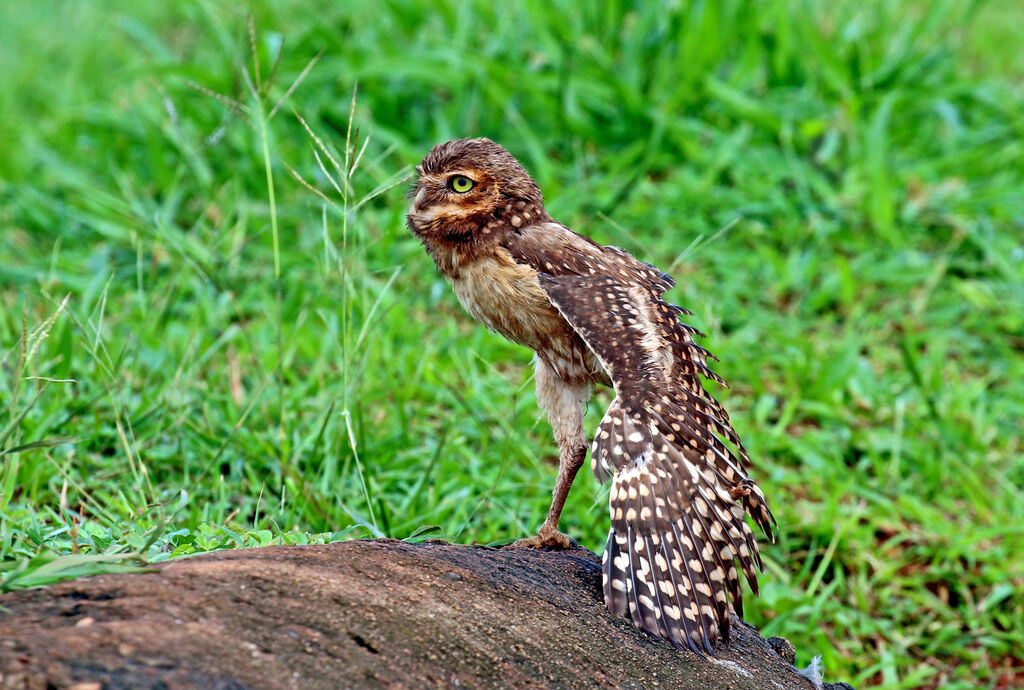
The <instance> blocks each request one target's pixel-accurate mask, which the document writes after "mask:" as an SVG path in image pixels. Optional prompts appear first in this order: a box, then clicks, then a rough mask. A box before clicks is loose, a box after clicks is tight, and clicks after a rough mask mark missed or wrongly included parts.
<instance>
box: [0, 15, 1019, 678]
mask: <svg viewBox="0 0 1024 690" xmlns="http://www.w3.org/2000/svg"><path fill="white" fill-rule="evenodd" d="M126 7H127V5H122V4H121V3H113V2H99V1H92V0H79V1H77V2H71V1H59V0H55V1H53V2H46V3H24V2H20V3H14V2H8V3H3V4H0V124H2V132H3V140H4V143H3V151H2V153H0V453H2V455H0V462H2V470H0V471H2V474H0V559H2V565H0V583H2V584H0V587H2V588H3V589H13V588H17V587H24V586H30V585H34V584H40V583H44V582H48V581H51V580H52V579H54V578H57V577H65V576H69V575H75V574H88V573H94V572H99V571H102V570H104V569H111V568H117V567H122V566H120V565H119V564H120V563H122V562H123V560H122V559H123V554H126V553H134V552H141V553H142V555H143V556H144V557H145V558H146V559H149V560H160V559H165V558H169V557H174V556H177V555H183V554H189V553H195V552H199V551H206V550H211V549H219V548H229V547H234V546H251V545H263V544H272V543H308V542H323V541H329V540H335V539H341V538H354V537H363V536H372V535H386V536H392V537H398V538H413V539H422V538H426V537H427V536H442V537H445V538H448V539H452V540H456V541H461V542H467V543H468V542H484V543H487V542H492V541H499V540H511V539H513V538H516V537H520V536H524V535H528V534H531V533H532V531H533V530H535V529H536V528H537V526H538V525H539V524H540V522H541V521H542V519H543V516H544V514H545V512H546V510H547V506H548V501H549V492H550V489H551V486H552V482H553V479H554V475H555V464H556V452H555V448H554V446H553V443H552V442H551V440H550V430H549V428H548V426H547V422H546V420H544V418H543V417H542V416H541V414H540V412H539V411H538V409H537V407H536V403H535V399H534V393H533V386H532V381H531V380H530V372H529V367H528V366H527V364H528V362H529V360H530V353H529V352H527V351H526V350H524V349H522V348H520V347H517V346H514V345H511V344H508V343H506V342H505V341H504V340H503V339H501V338H500V337H498V336H495V335H492V334H489V333H487V332H486V331H485V330H484V329H483V328H482V327H480V326H478V325H476V324H475V323H473V322H472V321H471V320H470V319H469V317H468V316H466V315H465V314H463V313H462V310H461V308H460V307H459V305H458V303H457V302H456V300H455V298H454V296H453V295H452V293H451V290H450V289H449V288H448V286H447V285H446V284H445V283H444V281H443V280H442V279H441V278H440V277H439V276H438V274H437V272H436V271H435V269H434V267H433V265H432V263H431V262H430V260H429V259H428V258H427V256H426V255H425V254H424V253H423V251H422V249H421V248H420V247H419V245H418V243H417V242H416V241H415V240H414V239H413V238H412V237H411V236H410V235H409V234H408V232H407V231H406V230H405V228H404V213H405V209H406V205H407V202H406V200H405V198H404V197H403V194H404V191H405V189H406V187H407V184H406V183H405V182H404V181H403V180H404V178H405V176H406V175H407V174H408V172H409V169H410V166H411V165H412V164H414V163H416V162H417V161H418V160H419V159H420V158H421V157H422V156H423V154H424V153H425V152H426V151H427V150H428V149H429V147H430V146H431V145H432V144H434V143H436V142H438V141H441V140H445V139H448V138H452V137H459V136H467V135H485V136H489V137H491V138H493V139H495V140H497V141H499V142H500V143H502V144H504V145H505V146H506V147H507V148H508V149H509V150H511V151H512V152H513V153H514V154H516V155H517V156H519V157H520V159H521V160H522V162H523V163H524V165H525V166H526V167H527V169H528V170H530V171H531V172H532V173H533V174H534V176H535V177H536V178H537V180H538V182H539V183H540V184H541V187H542V189H543V190H544V192H545V196H546V198H547V200H548V206H549V210H550V211H551V213H552V214H553V215H554V216H555V217H556V218H558V219H559V220H561V221H563V222H565V223H567V224H568V225H570V226H571V227H573V228H575V229H577V230H579V231H581V232H584V233H586V234H589V235H591V236H593V237H594V238H595V239H597V240H598V241H600V242H602V243H606V244H616V245H619V246H622V247H624V248H626V249H627V250H628V251H631V252H633V253H635V254H636V255H637V256H639V257H641V258H643V259H645V260H647V261H651V262H654V263H657V264H658V265H660V266H661V267H662V268H664V269H670V270H671V272H672V273H674V274H675V276H676V277H677V279H678V283H679V285H678V287H677V288H675V289H674V290H673V291H672V292H671V293H669V297H671V298H672V299H673V301H675V302H677V303H679V304H681V305H684V306H686V307H688V308H690V309H692V310H693V311H695V312H696V314H695V316H694V317H692V319H691V321H692V323H694V325H696V326H698V327H699V328H701V329H702V330H704V331H706V332H707V333H708V335H709V337H708V339H707V340H706V341H705V342H704V343H703V344H705V345H706V346H708V347H709V348H710V349H711V350H712V351H713V352H715V353H716V354H717V355H718V356H719V357H720V358H721V360H722V361H721V364H720V365H719V366H718V367H717V370H718V371H719V373H720V374H722V375H723V376H724V377H725V378H726V379H727V380H728V381H730V382H731V385H732V388H731V389H729V390H728V391H720V393H721V398H722V399H723V401H724V402H725V404H726V405H727V406H728V408H729V409H730V410H731V412H732V415H733V419H734V422H735V425H736V428H737V429H738V430H739V432H740V434H741V435H742V436H743V438H744V439H745V442H746V445H747V446H748V448H749V450H750V452H751V455H752V456H753V458H754V459H755V463H756V467H755V468H754V470H753V473H754V475H755V477H757V479H758V481H759V483H760V484H761V486H762V487H763V489H764V492H765V494H766V495H767V496H768V498H769V501H770V502H771V505H772V507H773V509H774V511H775V514H776V515H777V517H778V519H779V524H780V532H781V536H780V539H779V542H778V543H777V544H775V545H765V546H764V547H763V554H764V556H765V559H766V562H767V572H766V574H765V575H764V576H763V577H762V578H761V582H762V594H761V597H760V598H758V599H753V598H752V597H750V601H749V603H748V606H747V610H748V619H749V620H750V621H751V622H752V623H753V624H754V625H756V626H758V627H759V628H761V630H762V632H763V633H764V634H765V635H766V636H769V635H784V636H786V637H788V638H790V639H791V640H792V641H793V642H794V643H795V645H796V647H797V649H798V652H799V658H798V662H799V663H801V664H806V663H807V662H808V661H809V659H810V656H811V655H814V654H821V655H823V658H824V663H825V667H826V679H827V680H848V681H850V682H853V683H855V684H856V685H859V686H871V685H878V686H881V687H886V688H910V687H929V688H934V687H944V688H967V687H1014V686H1016V687H1021V686H1024V660H1022V656H1024V654H1022V652H1021V649H1022V648H1024V627H1022V626H1021V621H1022V620H1024V557H1022V555H1021V553H1022V551H1024V495H1022V488H1021V487H1022V486H1024V442H1022V433H1024V425H1022V422H1021V419H1022V417H1024V384H1022V379H1024V191H1022V190H1024V187H1022V185H1024V114H1022V113H1024V107H1022V106H1024V80H1022V75H1024V51H1021V50H1020V45H1021V42H1020V37H1021V36H1022V35H1024V4H1022V3H1020V2H1017V1H1015V0H1007V1H997V0H993V1H991V2H966V1H965V2H959V1H950V2H934V3H931V2H922V1H912V0H905V1H904V0H891V1H867V0H837V1H833V2H825V1H820V2H816V1H812V0H807V1H805V2H755V1H753V0H751V1H749V2H740V1H727V2H698V1H685V0H680V1H676V2H649V3H640V2H636V3H632V2H613V1H612V2H601V3H575V2H566V1H563V0H544V1H543V2H540V1H524V2H503V3H490V2H483V1H468V0H467V1H463V2H429V3H427V2H424V3H414V2H398V1H389V0H380V1H378V2H375V3H357V2H344V1H341V0H338V1H335V2H329V3H328V2H319V1H318V2H298V1H281V2H273V3H254V4H252V5H251V6H249V7H243V6H233V5H229V4H228V3H217V2H212V1H204V0H184V1H183V2H178V3H164V2H155V1H145V2H136V3H133V4H132V6H131V9H125V8H126ZM250 13H251V17H252V21H253V25H254V27H255V34H254V35H255V40H254V41H252V42H251V41H250V32H249V28H248V27H249V16H250ZM253 48H255V55H254V54H253ZM357 82H358V93H357V96H356V102H355V108H354V111H353V113H352V123H351V124H352V126H351V129H350V127H349V122H350V104H351V102H352V96H353V92H354V89H355V87H356V84H357ZM299 116H301V118H302V119H303V120H305V122H306V123H307V124H308V131H307V129H306V128H305V127H304V126H303V125H302V123H301V122H300V120H299ZM314 137H316V139H314ZM317 141H319V143H317ZM332 159H333V160H334V161H335V162H336V163H337V166H335V164H334V163H332ZM293 171H294V174H293ZM296 176H299V177H301V178H303V179H304V180H305V181H306V184H308V185H309V186H310V187H312V188H314V189H315V190H317V192H319V194H317V193H314V191H312V190H311V189H309V188H307V187H306V186H304V185H303V184H302V183H301V182H300V181H299V180H298V179H297V177H296ZM396 184H397V186H394V185H396ZM320 195H323V196H320ZM609 399H610V396H609V395H608V393H607V392H601V393H599V394H598V396H597V398H596V399H595V401H594V403H593V404H592V405H591V407H590V410H589V413H588V425H589V428H590V430H593V428H594V427H595V426H596V424H597V421H598V420H599V418H600V414H601V412H602V411H603V409H604V406H605V405H606V404H607V403H608V402H609ZM606 500H607V492H606V489H605V488H603V487H599V486H596V484H595V482H594V481H593V478H592V477H590V476H589V473H582V474H581V476H580V478H579V479H578V480H577V482H576V486H575V487H574V490H573V492H572V495H571V496H570V501H569V504H568V506H567V508H566V511H565V514H564V517H563V529H565V530H566V531H568V532H569V533H570V534H571V535H573V536H575V537H576V538H577V539H579V540H580V541H581V543H582V544H584V545H586V546H588V547H590V548H592V549H600V547H601V545H602V544H603V540H604V534H605V530H606V529H607V506H606ZM95 556H102V557H100V558H92V559H90V558H87V557H95Z"/></svg>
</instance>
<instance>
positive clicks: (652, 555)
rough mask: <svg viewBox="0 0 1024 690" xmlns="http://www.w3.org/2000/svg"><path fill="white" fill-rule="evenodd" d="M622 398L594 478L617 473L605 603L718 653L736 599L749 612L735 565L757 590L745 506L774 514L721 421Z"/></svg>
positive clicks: (675, 639)
mask: <svg viewBox="0 0 1024 690" xmlns="http://www.w3.org/2000/svg"><path fill="white" fill-rule="evenodd" d="M618 393H619V396H618V397H616V399H615V400H614V401H613V402H612V405H611V407H609V409H608V412H607V413H606V414H605V417H604V419H603V420H602V422H601V425H600V427H599V429H598V432H597V434H596V436H595V438H594V447H593V467H594V471H595V474H597V475H598V477H599V478H601V477H602V476H612V487H611V495H610V510H611V522H612V525H611V531H610V532H609V535H608V542H607V545H606V547H605V555H604V583H603V584H604V595H605V601H606V603H607V605H608V608H609V610H611V612H612V613H613V614H615V615H620V616H622V615H626V614H627V612H628V615H629V616H630V617H631V618H632V619H633V622H634V623H635V624H636V625H637V627H640V628H642V629H644V630H647V631H648V632H650V633H652V634H654V635H659V636H661V637H664V638H666V639H668V640H669V641H671V642H672V643H673V644H675V645H676V646H678V647H686V648H688V649H690V650H691V651H693V652H695V653H698V654H699V653H709V654H710V653H712V647H711V644H712V643H713V642H714V641H715V640H717V639H718V637H719V636H721V637H722V638H723V639H728V635H729V603H730V601H731V603H732V606H733V608H734V609H735V610H736V612H737V614H739V615H740V616H742V613H743V603H742V593H741V588H740V584H739V583H740V577H739V570H737V563H738V565H739V569H740V570H742V572H743V576H744V578H743V579H745V580H746V581H747V584H748V586H749V587H750V588H751V590H752V591H753V592H755V593H756V592H757V577H756V570H757V569H763V565H762V563H761V559H760V554H759V553H758V550H757V543H756V541H755V540H754V536H753V532H752V531H751V529H750V527H749V526H748V525H747V523H746V521H745V520H744V513H745V509H746V511H747V512H750V513H751V515H752V516H753V517H754V518H755V520H756V521H757V522H758V524H761V525H762V527H765V526H766V525H768V524H769V522H770V521H772V520H773V518H772V517H771V513H770V511H769V510H768V508H767V505H766V504H765V502H764V497H763V495H762V494H761V492H760V490H759V489H757V487H756V485H755V484H754V483H753V481H751V480H750V479H749V478H747V477H746V476H745V474H743V471H742V468H741V466H740V465H739V464H738V462H737V461H735V459H734V458H733V457H732V455H731V453H730V451H729V448H728V447H727V446H725V445H724V444H723V443H722V441H720V440H719V439H718V437H717V436H716V435H715V434H714V433H713V431H719V430H718V428H717V427H716V426H715V425H709V424H704V423H702V422H703V421H704V420H703V419H701V417H700V416H699V414H700V413H697V414H694V412H696V411H695V410H693V409H692V408H691V409H687V408H686V406H684V405H680V404H679V400H680V398H676V399H675V400H673V399H671V398H668V397H666V396H658V395H654V394H653V393H650V392H649V391H648V390H647V389H644V388H636V389H627V390H619V391H618ZM682 399H685V396H682ZM709 427H710V428H709ZM701 429H703V433H701ZM684 439H685V441H684ZM767 530H768V532H769V533H770V526H769V527H767Z"/></svg>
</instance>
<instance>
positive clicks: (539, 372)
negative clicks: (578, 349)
mask: <svg viewBox="0 0 1024 690" xmlns="http://www.w3.org/2000/svg"><path fill="white" fill-rule="evenodd" d="M535 361H536V374H535V377H534V378H535V380H536V383H537V401H538V402H539V403H540V405H541V407H543V408H544V409H545V410H546V411H547V413H548V421H549V422H551V429H552V430H553V431H554V435H555V440H556V441H557V442H558V480H557V481H556V482H555V489H554V491H553V492H552V496H551V508H550V509H549V510H548V517H547V519H546V520H544V524H543V525H541V528H540V530H539V531H538V532H537V535H536V536H534V537H530V538H528V539H520V540H519V541H517V542H515V544H513V545H514V546H526V547H530V548H535V549H536V548H557V549H569V548H572V547H574V546H576V542H575V541H573V540H572V539H570V538H569V537H568V536H567V535H565V534H562V533H561V532H559V531H558V518H559V517H560V516H561V514H562V507H563V506H564V505H565V499H566V497H568V495H569V488H570V487H571V486H572V482H573V479H575V478H576V473H577V472H579V469H580V467H582V466H583V461H584V460H585V459H586V457H587V437H586V434H585V433H584V431H583V404H584V403H585V402H586V401H587V400H588V399H589V398H590V385H589V384H588V383H582V382H568V381H565V380H564V379H563V378H562V377H561V376H559V375H558V374H557V373H556V372H555V370H554V369H552V368H551V365H549V364H548V363H547V362H546V361H545V360H543V359H541V358H540V357H538V358H537V359H536V360H535Z"/></svg>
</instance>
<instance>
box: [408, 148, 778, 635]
mask: <svg viewBox="0 0 1024 690" xmlns="http://www.w3.org/2000/svg"><path fill="white" fill-rule="evenodd" d="M416 172H417V174H418V178H417V181H416V184H415V187H414V188H413V189H412V191H411V193H410V195H411V198H412V206H411V208H410V210H409V214H408V217H407V224H408V227H409V229H410V230H411V232H412V233H413V234H414V235H415V236H416V237H417V238H419V240H420V242H422V244H423V246H424V248H425V249H426V251H427V253H428V254H429V255H430V257H431V258H432V259H433V260H434V263H435V264H436V265H437V268H438V269H439V270H440V272H441V273H442V275H444V277H445V278H446V279H447V280H448V281H449V282H450V283H451V285H452V287H453V288H454V290H455V294H456V296H457V297H458V299H459V302H461V303H462V306H463V307H465V309H466V311H468V312H469V313H470V314H471V315H472V316H473V317H474V318H475V319H477V320H478V321H480V322H481V323H482V324H483V325H484V326H486V327H487V328H488V329H490V330H491V331H494V332H495V333H498V334H501V335H502V336H504V337H505V338H507V339H509V340H511V341H512V342H515V343H518V344H520V345H523V346H525V347H528V348H530V349H531V350H533V352H534V360H533V361H534V373H535V376H534V378H535V383H536V388H537V400H538V402H539V403H540V406H541V407H542V408H543V409H544V410H545V411H546V413H547V417H548V420H549V421H550V423H551V428H552V431H553V432H554V438H555V441H556V442H557V444H558V448H559V465H558V478H557V480H556V481H555V487H554V491H553V496H552V501H551V508H550V510H549V511H548V514H547V519H545V521H544V524H542V525H541V527H540V530H539V531H538V532H537V534H536V535H535V536H533V537H530V538H528V539H523V540H520V541H518V542H516V544H515V545H517V546H524V547H534V548H568V547H571V546H574V545H575V543H574V542H573V541H572V540H571V539H570V538H569V537H567V536H566V535H564V534H562V533H561V532H559V530H558V521H559V517H560V515H561V512H562V507H563V505H564V503H565V499H566V496H567V495H568V493H569V489H570V487H571V485H572V482H573V480H574V479H575V477H576V473H577V472H578V471H579V469H580V467H581V466H582V465H583V463H584V461H585V459H586V454H587V448H588V444H587V438H586V434H585V431H584V426H583V415H584V406H585V404H586V403H587V401H588V400H589V399H590V397H591V392H592V389H593V387H594V386H595V385H603V386H610V387H612V388H613V389H614V391H615V397H614V399H613V401H612V403H611V405H610V406H609V408H608V410H607V411H606V412H605V414H604V417H603V418H602V420H601V423H600V425H599V426H598V428H597V431H596V433H595V435H594V439H593V444H592V447H591V469H592V470H593V472H594V475H595V476H596V478H597V480H598V481H600V482H605V481H607V480H609V479H610V480H611V489H610V499H609V503H610V517H611V526H610V530H609V533H608V541H607V543H606V544H605V550H604V557H603V563H602V571H603V576H602V580H603V589H604V599H605V603H606V604H607V606H608V608H609V610H610V611H611V612H612V613H613V614H615V615H617V616H626V615H628V616H630V617H631V618H632V620H633V622H634V624H636V625H637V626H638V627H639V628H641V629H643V630H646V631H647V632H649V633H651V634H654V635H658V636H661V637H663V638H666V639H667V640H669V641H671V642H672V644H674V645H676V646H677V647H679V648H687V649H689V650H691V651H693V652H694V653H697V654H700V653H708V654H710V653H712V645H713V644H714V643H716V642H717V641H718V640H719V639H722V640H728V635H729V608H730V605H731V606H732V608H733V609H734V610H735V612H736V613H737V615H739V616H740V617H742V615H743V608H742V606H743V604H742V595H741V591H740V589H741V588H740V577H739V574H738V573H739V570H742V572H743V577H744V578H745V579H746V581H747V583H748V585H749V587H750V588H751V590H752V591H754V593H755V594H756V592H757V574H756V569H760V570H762V571H763V570H764V568H763V565H762V562H761V558H760V554H759V552H758V547H757V542H756V541H755V538H754V534H753V532H752V531H751V529H750V527H749V526H748V524H747V522H746V520H745V519H744V517H745V514H749V515H750V516H751V517H752V518H753V520H754V522H756V523H757V524H758V525H759V526H760V528H761V529H762V530H763V531H764V533H765V534H766V535H767V536H768V538H770V539H772V540H774V537H773V535H772V525H774V524H775V518H774V516H773V515H772V513H771V511H770V510H769V508H768V504H767V502H766V501H765V498H764V495H763V493H762V492H761V490H760V489H759V488H758V486H757V484H755V483H754V481H753V480H752V479H751V478H750V477H749V476H748V475H747V473H746V471H745V469H744V465H745V463H749V460H750V458H749V456H748V454H747V452H746V451H745V450H744V448H743V445H742V443H741V442H740V439H739V437H738V436H737V434H736V432H735V430H734V429H733V427H732V424H731V423H730V421H729V416H728V414H727V413H726V411H725V409H724V408H723V407H722V405H721V404H720V403H719V402H718V401H717V400H716V399H715V398H714V397H713V396H712V395H711V394H710V393H708V392H707V391H706V390H705V389H704V386H703V383H702V379H710V380H712V381H715V382H718V383H724V382H723V381H722V379H721V378H719V376H718V375H717V374H715V373H714V372H713V371H712V370H711V369H710V368H709V367H708V360H709V359H714V357H713V356H712V355H711V354H710V353H709V352H708V351H707V350H705V349H704V348H703V347H701V346H700V345H698V344H697V343H696V342H695V341H694V336H698V335H700V336H703V334H702V333H700V331H698V330H697V329H696V328H694V327H693V326H689V325H687V324H685V323H684V322H683V321H682V320H681V319H680V317H681V316H683V315H687V314H690V313H691V312H689V311H687V310H685V309H682V308H680V307H677V306H675V305H672V304H669V303H668V302H666V301H664V299H663V295H664V293H665V292H666V291H667V290H668V289H669V288H671V287H672V286H673V285H674V281H673V280H672V278H671V277H669V276H668V275H666V274H665V273H663V272H661V271H660V270H658V269H657V268H655V267H654V266H652V265H651V264H648V263H644V262H642V261H639V260H637V259H635V258H634V257H633V256H631V255H630V254H628V253H626V252H625V251H623V250H622V249H619V248H617V247H610V246H602V245H600V244H597V243H596V242H594V241H593V240H591V239H590V238H589V237H586V236H585V235H581V234H579V233H576V232H573V231H572V230H571V229H569V228H568V227H566V226H565V225H562V224H561V223H559V222H557V221H556V220H554V219H553V218H552V217H551V216H550V215H548V213H547V211H546V210H545V208H544V200H543V197H542V195H541V191H540V188H539V187H538V186H537V183H536V182H534V181H533V179H532V178H531V177H530V175H529V174H528V173H527V172H526V170H525V169H524V168H523V166H522V165H520V164H519V162H518V161H517V160H516V159H515V158H514V157H513V156H512V155H511V154H509V153H508V152H507V151H506V150H505V149H504V148H502V147H501V146H499V145H498V144H496V143H494V142H493V141H491V140H489V139H459V140H456V141H449V142H446V143H443V144H439V145H437V146H435V147H434V148H433V149H432V150H431V151H430V153H428V154H427V156H426V157H425V158H424V159H423V160H422V162H421V163H420V164H419V165H418V166H417V168H416Z"/></svg>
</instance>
